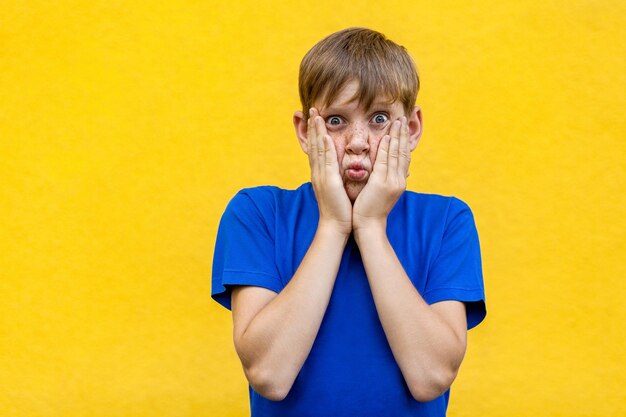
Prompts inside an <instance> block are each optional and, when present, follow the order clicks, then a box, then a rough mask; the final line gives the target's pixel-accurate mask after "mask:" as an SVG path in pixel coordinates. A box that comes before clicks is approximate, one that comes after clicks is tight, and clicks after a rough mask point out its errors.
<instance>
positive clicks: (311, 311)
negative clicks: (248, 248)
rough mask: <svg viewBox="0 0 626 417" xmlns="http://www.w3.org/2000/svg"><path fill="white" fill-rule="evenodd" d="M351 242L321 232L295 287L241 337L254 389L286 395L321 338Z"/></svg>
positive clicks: (268, 307)
mask: <svg viewBox="0 0 626 417" xmlns="http://www.w3.org/2000/svg"><path fill="white" fill-rule="evenodd" d="M347 239H348V236H345V235H343V234H341V233H338V232H336V231H335V230H333V229H331V228H327V227H323V226H320V227H318V230H317V232H316V234H315V237H314V238H313V241H312V243H311V246H310V247H309V249H308V251H307V253H306V255H305V256H304V258H303V260H302V262H301V263H300V266H299V267H298V269H297V271H296V273H295V274H294V276H293V277H292V279H291V280H290V282H289V283H288V284H287V285H286V286H285V288H284V289H283V290H282V291H281V292H280V293H279V294H278V295H276V296H275V297H274V298H273V299H272V300H271V301H270V302H269V303H268V304H267V305H266V306H265V307H264V308H263V309H262V310H261V311H260V312H259V313H258V314H257V315H256V316H255V317H254V319H253V320H252V321H251V322H250V324H249V325H248V327H247V328H246V329H245V331H244V332H243V334H242V335H241V337H240V340H239V343H238V346H237V347H238V349H237V350H238V353H239V356H240V358H241V361H242V364H243V366H244V370H245V371H246V376H247V377H248V380H249V381H251V384H252V383H253V382H257V383H258V384H259V386H260V388H263V389H264V390H267V392H273V393H276V392H277V393H278V394H277V395H276V396H277V397H278V398H279V399H280V397H283V396H284V395H287V392H288V391H289V389H290V388H291V386H292V384H293V381H294V380H295V378H296V376H297V375H298V373H299V372H300V369H301V368H302V365H303V364H304V361H305V360H306V358H307V356H308V355H309V352H310V350H311V347H312V346H313V342H314V340H315V337H316V336H317V333H318V330H319V328H320V325H321V322H322V319H323V317H324V313H325V312H326V308H327V306H328V302H329V300H330V296H331V294H332V290H333V286H334V283H335V279H336V277H337V271H338V269H339V264H340V262H341V256H342V253H343V250H344V247H345V245H346V242H347ZM253 387H254V385H253Z"/></svg>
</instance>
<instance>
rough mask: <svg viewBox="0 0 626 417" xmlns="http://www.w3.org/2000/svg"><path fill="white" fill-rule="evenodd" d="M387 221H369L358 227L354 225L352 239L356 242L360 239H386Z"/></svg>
mask: <svg viewBox="0 0 626 417" xmlns="http://www.w3.org/2000/svg"><path fill="white" fill-rule="evenodd" d="M386 238H387V221H386V220H385V221H380V222H369V223H368V224H364V225H361V226H358V227H356V226H355V227H354V240H355V241H356V243H357V244H359V241H362V240H373V239H386Z"/></svg>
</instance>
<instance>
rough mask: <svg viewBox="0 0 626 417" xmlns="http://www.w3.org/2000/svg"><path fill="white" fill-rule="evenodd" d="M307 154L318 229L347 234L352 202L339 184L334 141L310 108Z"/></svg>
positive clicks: (315, 112) (339, 178)
mask: <svg viewBox="0 0 626 417" xmlns="http://www.w3.org/2000/svg"><path fill="white" fill-rule="evenodd" d="M307 154H308V156H309V166H310V168H311V183H312V184H313V191H314V192H315V198H316V199H317V205H318V208H319V214H320V219H319V225H318V229H320V228H322V229H329V230H333V231H337V232H339V233H341V234H345V235H348V234H350V232H351V231H352V204H351V203H350V199H349V198H348V195H347V194H346V191H345V189H344V187H343V180H342V179H341V175H340V173H339V162H338V161H337V151H336V149H335V144H334V142H333V140H332V139H331V137H330V135H329V134H328V132H327V131H326V125H325V122H324V119H323V118H322V117H321V116H320V115H319V113H318V111H317V109H315V108H311V110H310V112H309V120H308V124H307Z"/></svg>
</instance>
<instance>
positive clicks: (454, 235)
mask: <svg viewBox="0 0 626 417" xmlns="http://www.w3.org/2000/svg"><path fill="white" fill-rule="evenodd" d="M424 300H425V301H426V302H427V303H428V304H432V303H436V302H438V301H444V300H457V301H463V302H464V303H465V305H466V310H467V328H468V329H471V328H472V327H475V326H476V325H478V324H479V323H480V322H481V321H483V319H484V318H485V315H486V314H487V311H486V307H485V290H484V283H483V271H482V263H481V256H480V243H479V240H478V232H477V230H476V224H475V222H474V216H473V214H472V211H471V209H470V208H469V206H468V205H467V204H466V203H465V202H463V201H461V200H459V199H458V198H455V197H452V198H451V201H450V205H449V207H448V211H447V215H446V225H445V229H444V232H443V236H442V240H441V246H440V248H439V253H438V254H437V257H436V258H435V261H434V263H433V265H432V266H431V268H430V270H429V272H428V277H427V281H426V288H425V291H424Z"/></svg>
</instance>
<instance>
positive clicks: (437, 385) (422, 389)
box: [407, 369, 458, 402]
mask: <svg viewBox="0 0 626 417" xmlns="http://www.w3.org/2000/svg"><path fill="white" fill-rule="evenodd" d="M457 372H458V369H442V370H439V371H433V372H430V374H429V375H428V377H423V378H420V379H416V380H414V381H411V382H410V383H408V384H407V385H408V387H409V391H410V392H411V396H413V398H414V399H415V401H419V402H428V401H432V400H434V399H436V398H438V397H440V396H441V395H443V394H444V393H445V392H446V391H447V390H448V389H450V386H451V385H452V382H453V381H454V379H455V378H456V375H457Z"/></svg>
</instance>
